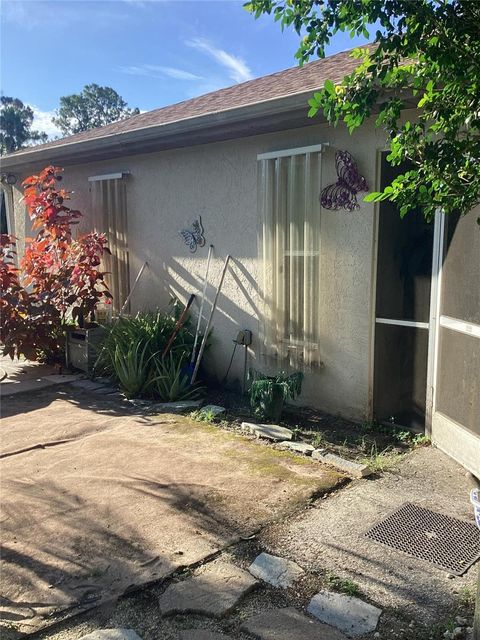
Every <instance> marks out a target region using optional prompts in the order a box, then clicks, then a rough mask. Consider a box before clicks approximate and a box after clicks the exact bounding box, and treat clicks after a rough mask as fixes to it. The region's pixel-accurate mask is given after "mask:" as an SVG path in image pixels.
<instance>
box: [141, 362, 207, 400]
mask: <svg viewBox="0 0 480 640" xmlns="http://www.w3.org/2000/svg"><path fill="white" fill-rule="evenodd" d="M187 356H188V353H184V354H183V355H182V356H181V357H178V355H176V356H174V355H173V353H172V352H170V353H169V354H168V355H167V356H166V357H165V358H162V359H161V358H153V364H154V367H153V370H154V372H153V375H152V377H151V379H150V380H149V382H148V390H149V391H150V392H151V393H152V394H153V395H155V396H156V397H157V396H158V397H159V398H160V399H161V400H163V401H164V402H175V401H176V400H192V399H194V398H198V396H199V395H200V393H201V391H202V388H201V387H199V386H198V385H194V386H192V385H190V376H189V374H188V372H185V371H184V367H185V364H186V361H187Z"/></svg>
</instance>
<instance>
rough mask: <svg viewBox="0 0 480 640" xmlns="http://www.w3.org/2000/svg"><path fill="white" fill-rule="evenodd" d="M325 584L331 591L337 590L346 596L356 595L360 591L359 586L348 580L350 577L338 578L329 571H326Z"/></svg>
mask: <svg viewBox="0 0 480 640" xmlns="http://www.w3.org/2000/svg"><path fill="white" fill-rule="evenodd" d="M325 586H326V587H328V588H329V589H331V590H332V591H338V592H339V593H345V594H346V595H347V596H354V597H356V596H358V595H360V593H361V590H360V586H359V585H358V584H357V583H356V582H354V580H350V578H339V577H338V576H335V575H333V574H331V573H328V574H327V575H326V577H325Z"/></svg>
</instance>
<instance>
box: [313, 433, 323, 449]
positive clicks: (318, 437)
mask: <svg viewBox="0 0 480 640" xmlns="http://www.w3.org/2000/svg"><path fill="white" fill-rule="evenodd" d="M324 444H325V434H324V433H323V431H318V432H317V433H316V434H315V435H314V436H313V438H312V445H313V446H314V447H315V448H316V449H319V448H320V447H322V446H323V445H324Z"/></svg>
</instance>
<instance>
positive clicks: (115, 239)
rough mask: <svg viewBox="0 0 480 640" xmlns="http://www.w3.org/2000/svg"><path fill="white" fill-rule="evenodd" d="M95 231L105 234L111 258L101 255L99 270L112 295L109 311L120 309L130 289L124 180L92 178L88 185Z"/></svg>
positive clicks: (116, 311) (120, 178)
mask: <svg viewBox="0 0 480 640" xmlns="http://www.w3.org/2000/svg"><path fill="white" fill-rule="evenodd" d="M90 185H91V193H92V209H93V216H94V217H93V219H94V224H95V231H98V232H99V233H105V234H106V235H107V240H108V248H109V249H110V251H111V255H110V254H108V253H105V254H104V257H103V261H102V269H104V270H105V271H107V272H108V274H107V276H106V278H105V280H106V282H107V285H108V288H109V289H110V293H111V294H112V296H113V301H112V305H111V309H112V312H113V314H116V313H118V312H119V311H120V309H121V308H122V306H123V304H124V302H125V300H126V298H127V296H128V293H129V288H130V277H129V265H128V242H127V233H128V229H127V197H126V195H127V194H126V184H125V178H123V177H119V178H110V179H95V180H94V181H92V182H91V183H90Z"/></svg>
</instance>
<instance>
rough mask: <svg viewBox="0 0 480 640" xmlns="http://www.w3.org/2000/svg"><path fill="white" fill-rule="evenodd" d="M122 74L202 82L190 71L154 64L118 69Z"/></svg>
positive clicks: (199, 77)
mask: <svg viewBox="0 0 480 640" xmlns="http://www.w3.org/2000/svg"><path fill="white" fill-rule="evenodd" d="M120 71H121V72H122V73H126V74H128V75H131V76H148V77H151V78H160V77H165V76H167V77H168V78H174V79H175V80H202V77H201V76H197V75H195V74H194V73H190V71H185V70H184V69H178V68H176V67H164V66H161V65H156V64H141V65H129V66H126V67H120Z"/></svg>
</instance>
